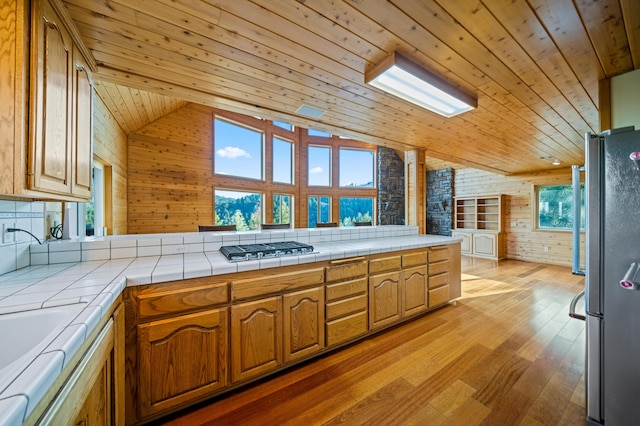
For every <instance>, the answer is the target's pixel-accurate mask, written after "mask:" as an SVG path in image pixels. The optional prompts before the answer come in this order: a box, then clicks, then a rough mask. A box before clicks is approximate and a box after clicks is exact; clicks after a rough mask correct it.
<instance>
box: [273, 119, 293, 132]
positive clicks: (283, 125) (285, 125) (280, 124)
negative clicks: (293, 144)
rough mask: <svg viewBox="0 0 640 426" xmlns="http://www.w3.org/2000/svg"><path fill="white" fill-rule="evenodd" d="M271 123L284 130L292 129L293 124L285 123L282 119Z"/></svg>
mask: <svg viewBox="0 0 640 426" xmlns="http://www.w3.org/2000/svg"><path fill="white" fill-rule="evenodd" d="M273 125H274V126H278V127H280V128H282V129H285V130H289V131H293V126H292V125H291V124H289V123H285V122H284V121H274V122H273Z"/></svg>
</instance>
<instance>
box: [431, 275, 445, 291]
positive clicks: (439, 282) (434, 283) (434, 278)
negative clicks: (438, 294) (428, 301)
mask: <svg viewBox="0 0 640 426" xmlns="http://www.w3.org/2000/svg"><path fill="white" fill-rule="evenodd" d="M447 284H449V273H448V272H445V273H444V274H440V275H431V276H429V289H430V290H431V289H434V288H438V287H442V286H443V285H447Z"/></svg>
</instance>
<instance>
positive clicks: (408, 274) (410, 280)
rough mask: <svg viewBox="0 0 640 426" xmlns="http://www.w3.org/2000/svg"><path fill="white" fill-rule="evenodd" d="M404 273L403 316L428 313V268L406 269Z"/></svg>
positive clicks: (402, 287)
mask: <svg viewBox="0 0 640 426" xmlns="http://www.w3.org/2000/svg"><path fill="white" fill-rule="evenodd" d="M402 273H403V281H402V286H401V289H402V316H403V317H406V316H410V315H415V314H417V313H420V312H423V311H426V310H427V308H428V303H427V295H428V290H427V266H426V265H425V266H416V267H413V268H409V269H405V270H404V271H403V272H402Z"/></svg>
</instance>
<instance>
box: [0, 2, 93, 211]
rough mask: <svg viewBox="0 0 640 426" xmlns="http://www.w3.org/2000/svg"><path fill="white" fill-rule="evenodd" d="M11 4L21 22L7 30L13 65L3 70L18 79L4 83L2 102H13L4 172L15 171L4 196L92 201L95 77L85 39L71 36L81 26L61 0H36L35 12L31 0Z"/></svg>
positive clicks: (0, 187) (5, 130) (0, 162)
mask: <svg viewBox="0 0 640 426" xmlns="http://www.w3.org/2000/svg"><path fill="white" fill-rule="evenodd" d="M25 3H27V5H25ZM8 7H15V10H13V11H12V12H13V13H10V16H12V17H13V18H14V21H13V22H10V25H8V26H6V27H2V28H0V31H1V33H0V35H1V37H2V42H3V43H2V45H3V46H9V47H8V52H7V53H8V55H7V56H6V57H7V58H9V61H10V62H11V65H13V66H12V67H5V66H3V67H2V71H0V74H1V75H0V77H1V80H4V81H9V82H11V83H10V84H9V85H6V86H5V85H2V83H0V101H1V103H3V104H4V103H5V101H6V102H7V104H9V105H10V106H9V107H6V106H5V107H3V111H2V112H3V113H5V112H6V115H4V114H3V118H5V117H6V119H3V120H0V126H1V129H0V130H2V132H0V133H1V134H2V136H0V137H1V138H2V139H3V141H2V142H3V148H2V151H3V152H2V155H1V156H0V166H1V167H0V169H4V170H7V169H9V170H11V173H10V176H9V173H8V172H5V173H6V177H7V178H8V180H7V181H4V180H3V183H2V184H0V195H12V196H19V197H26V198H40V199H51V200H68V201H86V200H88V199H90V197H91V167H92V156H93V152H92V116H93V102H92V97H93V81H92V78H91V70H90V67H89V65H88V62H87V59H86V58H85V56H83V54H82V49H80V48H79V40H77V39H74V38H73V37H72V35H71V34H72V30H71V29H72V28H73V26H72V25H73V24H71V21H70V20H69V19H67V18H66V17H65V16H63V15H64V14H65V12H64V8H63V6H61V4H60V3H59V0H35V1H34V2H33V3H32V8H31V10H29V9H28V2H15V3H14V4H13V5H12V6H8ZM28 17H30V19H29V18H28ZM29 35H30V37H29ZM5 40H6V41H8V43H5ZM4 58H5V52H3V61H4ZM3 65H4V64H3ZM7 65H10V64H7ZM7 77H8V78H7ZM5 109H6V111H4V110H5ZM25 129H26V131H25ZM5 139H6V140H5ZM5 142H6V143H5ZM3 174H4V173H3Z"/></svg>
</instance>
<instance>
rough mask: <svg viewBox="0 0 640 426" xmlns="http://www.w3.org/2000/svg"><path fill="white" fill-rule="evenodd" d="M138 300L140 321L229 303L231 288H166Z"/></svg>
mask: <svg viewBox="0 0 640 426" xmlns="http://www.w3.org/2000/svg"><path fill="white" fill-rule="evenodd" d="M144 291H146V290H144ZM137 298H138V314H139V315H140V319H145V318H152V317H157V316H161V315H166V314H172V313H181V312H187V311H194V310H198V309H201V308H204V307H208V306H214V305H219V304H224V303H228V302H229V286H228V285H227V283H216V284H201V285H198V286H185V287H181V288H171V287H165V288H163V289H162V290H156V289H150V290H149V291H148V292H146V293H145V292H141V293H139V294H138V296H137Z"/></svg>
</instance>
